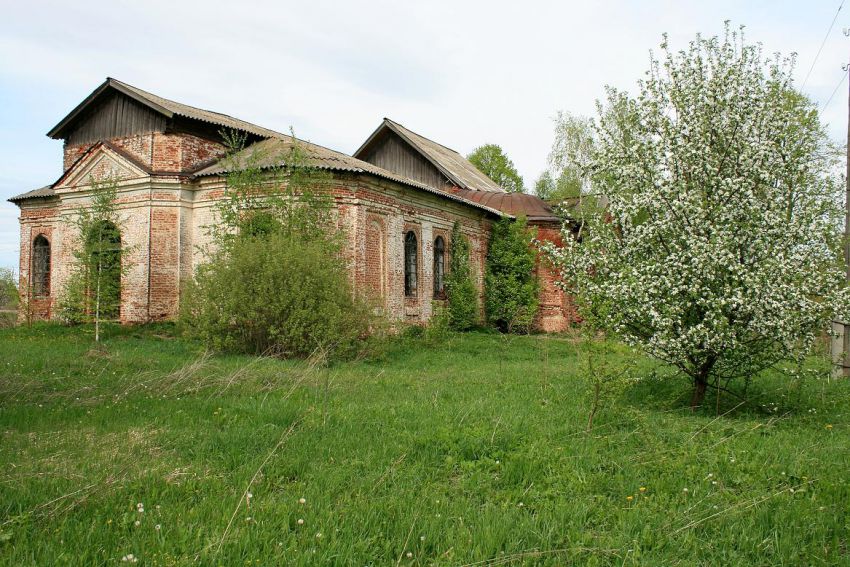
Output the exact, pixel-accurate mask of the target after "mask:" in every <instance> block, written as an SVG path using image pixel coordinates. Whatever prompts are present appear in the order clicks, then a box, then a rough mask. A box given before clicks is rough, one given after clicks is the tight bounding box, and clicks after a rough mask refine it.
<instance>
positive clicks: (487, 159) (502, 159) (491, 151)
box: [466, 144, 525, 193]
mask: <svg viewBox="0 0 850 567" xmlns="http://www.w3.org/2000/svg"><path fill="white" fill-rule="evenodd" d="M466 159H468V160H469V161H470V162H472V165H474V166H475V167H477V168H478V170H479V171H481V173H483V174H484V175H486V176H487V177H489V178H490V179H492V180H493V181H495V182H496V184H497V185H499V186H500V187H502V188H503V189H504V190H505V191H508V192H511V193H522V192H523V191H524V190H525V189H524V187H523V182H522V176H521V175H520V174H519V172H517V170H516V167H514V162H513V161H511V160H510V158H508V156H507V155H505V152H504V151H502V148H501V147H500V146H497V145H496V144H484V145H483V146H479V147H477V148H475V149H474V150H472V153H471V154H469V155H468V156H466Z"/></svg>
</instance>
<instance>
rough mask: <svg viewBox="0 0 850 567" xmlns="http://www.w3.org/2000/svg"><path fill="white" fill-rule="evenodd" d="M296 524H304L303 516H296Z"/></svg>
mask: <svg viewBox="0 0 850 567" xmlns="http://www.w3.org/2000/svg"><path fill="white" fill-rule="evenodd" d="M297 524H298V525H299V526H303V525H304V518H298V522H297Z"/></svg>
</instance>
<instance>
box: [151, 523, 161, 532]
mask: <svg viewBox="0 0 850 567" xmlns="http://www.w3.org/2000/svg"><path fill="white" fill-rule="evenodd" d="M161 527H162V526H160V525H159V524H157V525H155V526H154V527H153V529H155V530H156V531H159V530H160V528H161Z"/></svg>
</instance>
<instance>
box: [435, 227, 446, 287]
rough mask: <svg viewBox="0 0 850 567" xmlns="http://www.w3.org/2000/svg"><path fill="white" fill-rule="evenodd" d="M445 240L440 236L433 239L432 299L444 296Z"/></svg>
mask: <svg viewBox="0 0 850 567" xmlns="http://www.w3.org/2000/svg"><path fill="white" fill-rule="evenodd" d="M445 273H446V242H445V240H443V237H442V236H438V237H437V238H436V240H434V299H445V297H446V283H445Z"/></svg>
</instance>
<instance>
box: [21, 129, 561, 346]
mask: <svg viewBox="0 0 850 567" xmlns="http://www.w3.org/2000/svg"><path fill="white" fill-rule="evenodd" d="M118 142H119V143H116V144H115V145H117V146H118V145H120V147H121V148H122V149H123V150H125V151H127V152H128V153H132V154H133V155H134V157H136V158H140V157H141V155H142V154H144V153H145V152H148V154H149V162H147V163H150V164H152V166H153V167H152V169H154V170H155V171H157V170H160V171H173V170H177V169H179V170H181V171H186V170H187V169H192V168H194V167H196V166H197V165H198V164H201V163H204V162H205V161H206V160H208V159H212V157H213V156H214V155H215V154H216V152H219V151H221V148H220V147H219V146H216V145H215V144H212V143H208V142H206V141H203V140H200V139H199V138H194V137H191V136H186V135H178V134H174V135H171V134H152V135H149V136H148V137H145V136H136V137H132V138H126V139H123V140H119V141H118ZM73 151H76V150H75V149H74V148H66V159H70V158H71V157H73ZM98 151H100V150H98ZM104 151H105V150H104ZM95 153H96V152H95ZM96 158H97V156H96V155H92V156H91V159H96ZM87 159H89V158H87ZM139 161H141V159H139ZM78 167H81V168H82V167H85V164H82V163H81V164H80V165H79V166H78ZM86 182H87V181H86ZM332 183H333V185H332V192H333V196H334V199H335V201H336V212H337V222H338V225H339V227H340V228H341V229H342V230H344V231H345V233H346V235H347V238H348V244H347V247H346V249H345V251H344V252H345V257H346V260H347V262H348V267H349V274H350V277H351V282H352V285H353V288H354V289H355V291H356V292H358V293H362V294H363V295H365V296H367V297H370V298H372V299H373V300H374V301H375V303H376V306H378V307H380V308H382V310H383V311H384V313H385V314H386V315H387V316H388V317H389V318H390V319H393V320H396V321H405V322H408V323H417V324H418V323H424V322H427V321H428V319H430V317H431V315H432V303H433V301H434V296H433V287H434V273H433V267H434V266H433V262H434V239H435V238H436V237H437V236H442V237H443V238H444V240H445V245H446V257H445V267H446V270H447V271H448V268H449V265H450V263H449V249H450V246H451V242H450V235H451V229H452V225H453V224H454V223H455V222H456V221H457V222H459V223H460V226H461V230H462V231H463V233H464V234H465V236H466V237H467V238H468V239H469V241H470V262H471V264H472V266H471V267H472V274H473V278H474V281H475V283H476V286H477V288H478V290H479V297H478V299H479V304H480V306H481V307H482V313H483V299H484V271H485V260H486V253H487V244H488V240H489V235H490V226H491V222H492V219H491V218H490V217H489V216H487V215H486V213H484V212H483V211H480V210H477V209H473V208H471V207H468V206H465V205H463V204H460V203H456V202H452V201H448V200H446V199H443V198H441V197H439V196H437V195H433V194H430V193H425V192H422V191H417V190H414V189H411V188H408V187H406V186H402V185H399V184H396V183H393V182H391V181H386V180H378V179H376V178H371V177H358V176H356V175H353V174H337V175H335V176H334V177H333V181H332ZM223 188H224V183H223V180H221V179H202V180H199V181H189V180H186V179H185V178H182V179H181V178H178V177H175V176H168V175H157V174H154V175H153V176H152V177H148V178H142V179H139V178H133V179H127V180H125V181H123V182H122V184H121V187H120V189H119V209H120V219H121V220H120V228H121V237H122V243H123V244H124V245H125V247H126V249H127V252H126V253H125V256H124V260H123V262H124V266H125V273H124V274H123V276H122V297H121V300H122V305H121V320H122V321H123V322H125V323H139V322H146V321H150V320H160V319H169V318H173V317H174V316H176V314H177V311H178V306H179V298H180V288H181V284H182V283H183V282H186V281H187V280H188V279H189V278H191V276H192V274H193V273H194V270H195V269H196V268H197V266H198V265H199V264H200V263H201V262H203V261H205V259H206V256H205V255H204V254H203V253H202V252H201V250H202V249H203V248H204V247H205V246H208V245H210V244H211V242H210V237H209V226H210V225H213V224H214V223H215V222H216V213H215V203H216V202H217V201H218V200H219V199H221V198H222V195H223ZM66 189H70V190H69V191H68V190H66ZM86 190H87V187H86V186H84V185H80V186H77V187H72V188H65V189H63V191H62V193H61V195H60V196H59V197H58V198H57V199H54V202H53V204H52V205H51V206H49V207H46V206H45V205H44V203H39V202H38V200H33V201H30V202H25V203H22V211H21V277H22V280H26V279H27V278H28V277H29V263H30V261H31V259H30V246H31V242H32V238H34V237H35V234H33V230H43V231H45V233H46V234H49V239H50V240H51V246H52V259H53V262H52V265H51V278H52V281H51V284H52V293H51V299H50V300H49V302H47V303H45V304H44V305H40V306H39V310H40V311H39V316H43V317H45V318H48V317H51V316H55V313H53V312H52V310H51V306H52V302H53V300H54V298H55V297H56V296H57V290H58V289H61V286H62V285H63V284H64V283H65V282H66V281H67V277H68V275H69V274H70V270H71V266H72V264H73V250H74V247H75V245H76V242H77V240H78V238H79V236H78V235H75V234H73V231H72V229H71V228H69V227H70V225H69V224H68V223H67V220H68V218H69V216H70V215H72V214H73V211H74V210H76V207H78V206H80V205H81V204H85V199H86V198H85V197H84V195H85V191H86ZM538 229H539V233H538V237H539V238H540V239H541V240H550V241H553V242H559V239H560V232H559V230H558V227H556V226H551V227H550V226H541V227H538ZM410 230H412V231H413V232H414V233H415V234H416V236H417V293H416V295H415V296H414V297H405V295H404V235H405V234H406V232H407V231H410ZM537 270H538V275H539V277H540V281H541V309H540V314H539V316H538V326H539V328H541V329H542V330H546V331H561V330H564V329H565V328H566V326H567V325H569V323H570V322H571V321H573V320H575V314H574V311H575V310H574V306H573V304H572V302H571V301H569V299H568V298H565V297H564V294H563V292H561V291H560V290H559V289H558V288H557V287H556V286H555V285H554V282H555V281H556V274H555V273H554V272H553V271H552V270H551V269H550V268H549V267H548V266H547V265H546V264H545V263H540V264H539V265H538V267H537Z"/></svg>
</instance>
